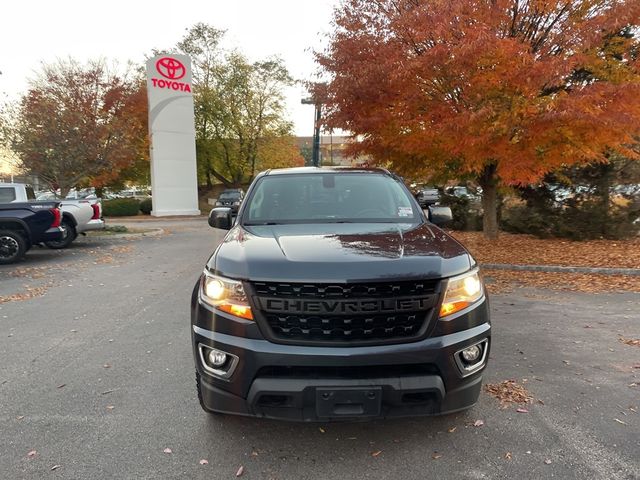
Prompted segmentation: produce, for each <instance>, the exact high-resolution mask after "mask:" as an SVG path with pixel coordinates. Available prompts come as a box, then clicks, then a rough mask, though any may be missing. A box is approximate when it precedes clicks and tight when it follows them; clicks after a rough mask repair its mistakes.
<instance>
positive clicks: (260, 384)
mask: <svg viewBox="0 0 640 480" xmlns="http://www.w3.org/2000/svg"><path fill="white" fill-rule="evenodd" d="M426 215H427V214H425V213H424V212H423V210H422V209H421V208H420V206H419V205H418V203H417V202H416V200H415V199H414V198H413V197H412V195H411V193H410V192H409V190H407V188H406V187H405V186H404V184H403V183H402V181H401V180H400V179H399V178H397V177H395V176H394V175H392V174H391V173H389V172H387V171H386V170H380V169H340V168H297V169H286V170H273V171H268V172H265V173H262V174H260V175H258V177H257V178H256V179H255V180H254V182H253V183H252V185H251V187H250V188H249V190H248V192H247V198H246V200H245V202H244V203H243V205H242V207H241V208H240V211H239V213H238V216H237V218H236V219H235V221H234V220H233V219H232V215H231V210H230V209H229V208H220V207H219V208H214V209H213V210H212V211H211V213H210V215H209V224H210V225H211V226H213V227H216V228H222V229H229V232H228V233H227V235H226V236H225V238H224V240H223V241H222V243H221V244H220V245H219V246H218V247H217V248H216V250H215V252H214V253H213V255H212V256H211V257H210V259H209V261H208V262H207V265H206V267H205V269H204V272H203V273H202V275H201V276H200V279H199V280H198V282H197V283H196V285H195V287H194V289H193V294H192V301H191V335H192V341H193V352H194V357H195V368H196V386H197V392H198V397H199V400H200V404H201V406H202V408H203V409H204V410H205V411H206V412H223V413H231V414H240V415H250V416H259V417H269V418H278V419H288V420H300V421H329V420H344V419H366V418H376V417H392V416H405V415H434V414H444V413H451V412H456V411H459V410H463V409H467V408H469V407H471V406H472V405H474V404H475V403H476V401H477V399H478V395H479V394H480V389H481V382H482V372H483V370H484V368H485V365H486V362H487V358H488V354H489V347H490V342H491V328H490V322H489V307H488V300H487V296H486V292H485V289H484V286H483V283H482V280H481V277H480V275H479V272H478V266H477V264H476V262H475V260H474V259H473V258H472V257H471V255H470V254H469V253H468V252H467V250H465V248H464V247H463V246H462V245H460V244H459V243H458V242H457V241H455V240H454V239H453V238H451V237H449V236H448V235H447V234H446V233H445V232H443V231H442V230H441V229H440V228H438V227H437V226H435V225H434V224H433V223H431V222H430V221H429V219H428V218H427V217H426ZM428 215H429V216H430V217H431V220H433V221H444V220H447V219H450V217H451V210H450V209H449V208H448V207H431V208H430V209H429V211H428ZM232 222H233V223H232Z"/></svg>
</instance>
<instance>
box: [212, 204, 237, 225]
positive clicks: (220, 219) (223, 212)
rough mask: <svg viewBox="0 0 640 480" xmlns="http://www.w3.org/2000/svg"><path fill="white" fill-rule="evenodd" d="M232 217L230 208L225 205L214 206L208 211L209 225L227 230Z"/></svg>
mask: <svg viewBox="0 0 640 480" xmlns="http://www.w3.org/2000/svg"><path fill="white" fill-rule="evenodd" d="M232 223H233V219H232V217H231V209H230V208H227V207H216V208H213V209H211V212H209V226H210V227H213V228H220V229H222V230H229V229H230V228H231V224H232Z"/></svg>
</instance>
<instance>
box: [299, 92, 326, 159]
mask: <svg viewBox="0 0 640 480" xmlns="http://www.w3.org/2000/svg"><path fill="white" fill-rule="evenodd" d="M302 104H303V105H314V106H315V111H314V118H315V122H314V124H313V154H312V157H311V161H312V164H313V166H314V167H319V166H320V164H321V161H320V126H321V124H320V121H321V119H322V104H321V103H320V102H319V101H315V100H314V99H313V98H303V99H302Z"/></svg>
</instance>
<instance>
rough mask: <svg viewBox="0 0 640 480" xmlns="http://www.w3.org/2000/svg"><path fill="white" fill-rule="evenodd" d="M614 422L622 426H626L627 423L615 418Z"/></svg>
mask: <svg viewBox="0 0 640 480" xmlns="http://www.w3.org/2000/svg"><path fill="white" fill-rule="evenodd" d="M614 420H615V421H616V422H618V423H620V424H622V425H626V423H625V422H623V421H622V420H620V419H619V418H614Z"/></svg>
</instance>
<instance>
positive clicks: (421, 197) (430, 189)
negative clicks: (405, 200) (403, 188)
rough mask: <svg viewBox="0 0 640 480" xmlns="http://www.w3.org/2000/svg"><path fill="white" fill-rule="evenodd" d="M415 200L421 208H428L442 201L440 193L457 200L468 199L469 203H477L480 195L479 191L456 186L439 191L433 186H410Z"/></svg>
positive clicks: (480, 191)
mask: <svg viewBox="0 0 640 480" xmlns="http://www.w3.org/2000/svg"><path fill="white" fill-rule="evenodd" d="M411 187H412V189H413V191H414V195H415V197H416V200H417V201H418V203H419V204H420V206H421V207H422V208H428V207H429V206H430V205H437V204H439V203H440V202H441V201H442V192H443V191H444V194H446V195H451V196H454V197H458V198H468V199H469V200H470V201H471V202H474V203H475V202H479V201H480V194H481V193H482V190H481V189H479V188H478V189H477V191H476V192H472V191H471V190H470V189H469V188H467V187H465V186H462V185H458V186H455V187H447V188H444V189H440V188H438V187H434V186H424V185H417V184H414V185H411Z"/></svg>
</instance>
